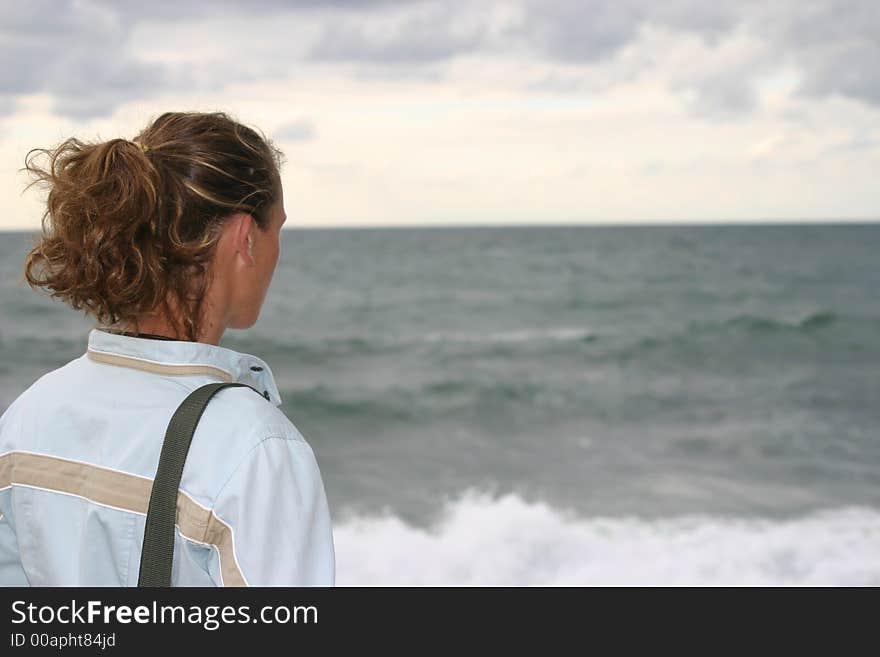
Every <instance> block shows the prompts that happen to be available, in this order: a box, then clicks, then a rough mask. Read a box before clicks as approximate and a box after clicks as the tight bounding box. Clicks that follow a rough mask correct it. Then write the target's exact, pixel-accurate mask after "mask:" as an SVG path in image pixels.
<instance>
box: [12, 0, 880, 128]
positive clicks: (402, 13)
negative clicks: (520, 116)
mask: <svg viewBox="0 0 880 657" xmlns="http://www.w3.org/2000/svg"><path fill="white" fill-rule="evenodd" d="M224 17H225V18H230V17H234V18H235V20H236V21H238V22H239V24H240V25H245V24H247V23H248V21H251V22H254V21H261V20H262V21H265V20H267V19H273V20H274V19H275V18H277V19H278V21H279V22H285V21H287V22H293V23H294V24H296V25H298V26H300V27H302V28H303V29H302V30H301V32H300V31H297V39H296V43H290V42H288V41H285V40H284V39H279V38H278V37H277V36H276V37H274V38H266V40H265V41H260V43H259V44H258V45H255V44H252V43H248V44H247V46H248V47H247V48H246V51H247V53H248V54H249V55H252V56H250V57H248V58H246V59H245V60H242V57H240V56H238V55H239V54H240V53H239V52H238V51H239V48H236V47H233V44H234V42H235V39H236V32H235V31H234V28H233V30H232V31H230V30H229V24H228V23H226V24H225V25H226V28H225V30H226V31H223V30H221V29H220V28H217V27H216V24H215V29H216V30H217V31H215V32H210V31H207V32H203V31H199V32H198V34H199V35H200V36H199V38H201V39H206V40H209V41H210V42H211V43H212V44H213V46H212V47H213V48H214V49H216V50H219V53H220V54H218V55H216V56H214V55H212V57H211V59H210V61H208V60H205V61H193V56H192V54H189V55H188V56H186V55H187V53H182V55H181V56H182V58H183V59H186V65H183V64H182V63H178V64H175V60H174V58H173V57H168V58H165V59H161V60H157V59H156V58H150V59H149V60H147V59H146V57H147V56H148V54H142V55H141V57H144V58H141V57H139V56H138V54H137V53H135V52H134V51H133V50H132V48H131V39H132V34H133V32H134V30H135V29H137V28H138V27H139V26H144V25H147V24H149V25H151V26H153V27H154V28H155V26H157V25H158V26H162V25H168V26H174V27H175V29H176V30H177V31H178V32H180V31H181V30H182V31H184V32H186V31H187V30H189V29H195V26H205V25H210V24H211V21H215V22H216V19H218V18H224ZM247 31H248V30H246V29H245V30H244V32H245V33H247ZM161 32H162V30H161V29H157V30H156V33H158V34H161ZM652 33H665V34H667V35H669V40H668V42H667V43H668V44H671V45H672V46H676V44H680V43H687V42H688V40H692V39H696V40H698V41H699V43H700V44H701V46H700V48H699V49H698V50H694V52H698V53H699V55H698V57H696V58H694V59H691V60H690V61H684V62H682V61H676V60H675V59H674V58H672V59H670V57H669V56H668V52H666V49H655V50H650V49H649V47H651V46H652V45H653V42H651V41H650V40H648V41H646V35H650V34H652ZM184 41H185V39H184ZM744 42H750V43H751V46H750V47H749V48H743V49H741V50H739V51H737V50H736V48H731V44H741V43H744ZM636 47H642V54H641V56H640V58H639V59H638V61H636V60H633V61H634V62H635V63H637V64H638V68H635V67H634V66H632V65H629V66H627V67H625V71H626V75H624V76H623V77H622V78H621V79H620V82H627V81H630V80H632V79H634V78H636V77H638V75H640V74H642V73H656V74H658V75H660V76H664V77H665V78H667V79H668V83H669V88H670V89H671V90H672V91H673V92H674V93H678V94H679V95H680V97H681V98H682V100H683V102H684V103H685V104H686V106H687V107H688V108H689V109H690V110H691V111H692V112H693V113H694V114H697V115H701V116H707V117H712V118H718V117H731V116H738V115H739V116H741V115H746V114H749V113H751V112H754V111H755V110H757V109H760V94H759V93H758V85H759V84H760V80H761V78H762V76H765V75H768V74H772V72H773V71H774V70H777V69H782V68H788V69H793V70H796V71H797V72H798V74H799V84H798V86H797V89H796V90H795V93H796V94H797V95H798V96H799V97H800V98H802V99H805V100H812V99H822V98H828V97H843V98H848V99H852V100H855V101H858V102H860V103H863V104H865V105H867V106H872V107H880V66H877V65H876V62H878V61H880V3H878V2H877V1H876V0H777V1H775V2H772V3H767V2H763V1H760V0H738V1H733V0H731V1H728V2H706V1H705V0H666V1H664V2H655V1H654V0H494V1H488V2H481V3H465V2H460V1H458V2H456V1H454V0H424V1H418V2H413V1H407V0H335V1H327V0H250V1H247V2H246V1H244V0H212V1H209V0H189V1H188V2H184V3H181V2H179V1H178V0H176V1H174V2H172V1H171V0H154V1H153V2H149V3H141V2H139V1H138V2H135V0H91V1H90V2H89V1H88V0H81V1H79V2H76V1H74V0H54V1H53V0H33V1H30V2H26V3H11V2H10V3H0V58H2V61H4V62H12V65H5V66H3V67H2V68H0V114H2V113H4V112H5V113H8V112H9V111H11V110H12V108H13V106H14V100H15V98H17V97H20V96H22V95H26V94H32V93H41V92H42V93H49V94H51V95H52V96H53V101H54V108H55V111H56V112H57V113H59V114H62V115H66V116H72V117H77V118H84V117H89V116H101V115H108V114H110V113H111V112H113V111H114V109H115V108H116V107H117V106H118V105H119V104H120V103H123V102H126V101H129V100H134V99H138V98H144V97H146V96H148V95H154V94H157V93H163V92H169V91H175V90H186V89H206V88H217V87H220V86H222V85H224V84H226V83H228V82H229V81H230V80H240V79H241V78H242V76H244V77H246V78H247V79H248V80H252V79H253V80H256V79H275V78H278V77H280V76H284V75H286V73H287V71H289V70H290V68H291V67H292V66H293V65H294V64H296V63H300V64H302V65H304V66H308V65H309V64H310V63H316V62H322V63H355V64H360V65H362V66H361V68H360V69H357V68H355V69H354V70H352V69H350V68H349V69H348V70H347V74H353V75H357V76H360V77H362V78H389V77H397V78H406V77H410V78H416V79H417V78H418V77H419V76H420V75H422V74H424V76H425V79H426V80H431V79H436V78H437V76H438V75H440V74H441V73H440V71H441V68H440V66H441V65H442V64H443V63H444V62H447V61H449V60H451V59H454V58H456V57H459V56H462V55H477V54H485V55H491V56H501V57H504V56H521V55H526V56H528V57H536V58H538V59H539V60H541V61H544V62H546V63H547V70H548V74H547V76H546V77H545V78H544V80H543V81H539V82H537V83H533V84H532V85H531V88H532V89H536V90H542V91H547V90H555V91H556V92H563V91H564V90H565V89H569V90H571V91H583V90H584V89H592V88H596V83H595V82H594V81H596V80H602V79H603V77H606V78H609V79H611V80H612V82H614V80H615V79H617V76H616V72H617V71H618V70H619V69H617V68H613V65H614V63H615V62H616V61H617V59H618V58H620V57H621V56H622V53H626V52H627V49H632V48H636ZM676 47H677V46H676ZM139 52H143V51H142V50H141V51H139ZM631 64H632V62H631ZM554 65H558V70H556V71H554V68H553V67H554ZM609 66H611V69H610V70H613V71H614V72H615V74H614V75H604V76H603V75H602V74H601V73H597V70H599V69H602V68H608V67H609ZM618 83H619V82H618ZM513 84H514V86H516V87H517V88H519V89H522V88H524V85H522V84H516V83H513ZM525 88H529V86H528V85H525ZM599 88H601V85H600V87H599Z"/></svg>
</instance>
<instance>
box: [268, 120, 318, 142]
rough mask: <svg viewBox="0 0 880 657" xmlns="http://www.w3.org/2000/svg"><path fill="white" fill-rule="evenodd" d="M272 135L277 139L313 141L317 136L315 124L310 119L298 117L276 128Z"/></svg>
mask: <svg viewBox="0 0 880 657" xmlns="http://www.w3.org/2000/svg"><path fill="white" fill-rule="evenodd" d="M272 137H273V138H274V139H275V140H276V141H311V140H313V139H314V138H315V125H314V124H313V123H312V122H311V121H309V120H308V119H297V120H296V121H292V122H290V123H285V124H284V125H282V126H279V127H278V128H276V129H275V130H274V132H273V133H272Z"/></svg>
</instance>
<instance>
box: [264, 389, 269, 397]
mask: <svg viewBox="0 0 880 657" xmlns="http://www.w3.org/2000/svg"><path fill="white" fill-rule="evenodd" d="M263 397H265V398H266V399H269V391H268V390H264V391H263Z"/></svg>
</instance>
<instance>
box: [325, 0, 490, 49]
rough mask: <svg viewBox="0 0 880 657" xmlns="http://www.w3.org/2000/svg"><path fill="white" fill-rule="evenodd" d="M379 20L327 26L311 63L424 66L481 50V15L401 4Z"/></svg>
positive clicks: (342, 20) (437, 5) (445, 5)
mask: <svg viewBox="0 0 880 657" xmlns="http://www.w3.org/2000/svg"><path fill="white" fill-rule="evenodd" d="M401 9H402V10H400V11H398V10H389V11H385V12H383V13H382V14H381V15H372V16H370V15H348V16H341V17H338V18H336V19H335V20H333V21H332V22H328V23H327V24H326V25H325V27H324V29H323V31H322V33H321V35H320V37H319V38H318V39H317V40H316V42H315V43H314V44H313V45H312V47H311V48H310V50H309V52H308V57H309V58H311V59H320V60H348V61H379V62H409V63H411V62H428V61H435V60H443V59H449V58H451V57H455V56H457V55H460V54H464V53H468V52H472V51H475V50H478V49H480V48H481V47H482V45H483V44H484V42H485V40H486V34H487V26H486V24H485V22H484V21H483V19H484V18H485V16H486V15H485V14H484V13H477V14H473V13H469V12H468V11H466V10H463V9H462V6H461V5H460V4H459V5H457V4H455V3H452V2H431V3H424V4H414V5H407V6H404V7H402V8H401Z"/></svg>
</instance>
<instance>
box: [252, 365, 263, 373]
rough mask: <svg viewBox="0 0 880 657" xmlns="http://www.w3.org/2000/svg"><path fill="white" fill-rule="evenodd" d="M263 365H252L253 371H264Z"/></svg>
mask: <svg viewBox="0 0 880 657" xmlns="http://www.w3.org/2000/svg"><path fill="white" fill-rule="evenodd" d="M262 371H263V368H262V367H257V366H256V365H251V372H262Z"/></svg>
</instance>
